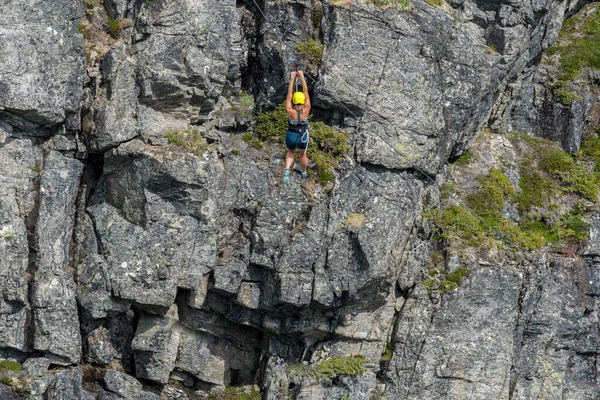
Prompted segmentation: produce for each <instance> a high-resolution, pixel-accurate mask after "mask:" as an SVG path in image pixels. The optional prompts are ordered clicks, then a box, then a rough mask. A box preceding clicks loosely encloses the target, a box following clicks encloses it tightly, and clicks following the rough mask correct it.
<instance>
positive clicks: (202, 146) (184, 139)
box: [165, 129, 208, 156]
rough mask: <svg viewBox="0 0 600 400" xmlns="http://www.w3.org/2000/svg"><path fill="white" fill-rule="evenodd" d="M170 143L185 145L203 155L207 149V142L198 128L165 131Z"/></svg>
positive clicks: (192, 151)
mask: <svg viewBox="0 0 600 400" xmlns="http://www.w3.org/2000/svg"><path fill="white" fill-rule="evenodd" d="M165 137H166V138H167V141H168V142H169V144H172V145H175V146H179V147H183V148H184V149H185V150H187V151H189V152H190V153H194V154H196V155H197V156H200V155H202V153H204V152H205V151H206V149H207V146H208V145H207V143H206V141H205V140H204V138H203V137H202V135H200V133H199V132H198V131H197V130H192V129H186V130H182V131H178V130H170V131H167V132H166V133H165Z"/></svg>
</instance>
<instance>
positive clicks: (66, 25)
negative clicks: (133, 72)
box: [0, 0, 84, 134]
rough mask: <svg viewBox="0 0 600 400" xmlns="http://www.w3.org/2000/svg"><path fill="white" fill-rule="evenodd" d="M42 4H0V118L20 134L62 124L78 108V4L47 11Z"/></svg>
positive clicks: (71, 1) (67, 0) (66, 1)
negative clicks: (20, 131) (1, 38)
mask: <svg viewBox="0 0 600 400" xmlns="http://www.w3.org/2000/svg"><path fill="white" fill-rule="evenodd" d="M45 5H46V4H45V2H44V1H39V0H28V1H25V2H21V1H6V2H3V4H2V10H3V12H2V16H1V17H0V32H1V36H2V37H3V38H4V40H3V41H4V45H3V46H2V49H0V59H2V62H1V63H0V76H2V78H1V80H0V93H1V94H0V107H2V109H1V111H2V112H1V114H2V119H3V121H5V122H8V123H9V124H11V125H13V126H15V127H16V128H18V129H20V130H24V131H32V130H36V129H35V127H36V126H41V127H46V126H53V125H57V124H60V123H64V122H65V120H66V119H67V118H69V117H71V116H74V115H76V113H77V112H78V110H79V108H80V107H81V98H82V95H83V80H84V76H83V73H84V60H83V58H82V52H83V41H82V40H81V36H80V35H79V34H78V33H77V18H79V17H80V16H81V15H82V14H83V7H82V4H81V2H79V1H77V0H61V1H58V2H56V3H54V4H53V6H52V7H51V8H48V7H46V6H45ZM42 132H43V130H42ZM42 132H39V131H38V133H42ZM31 133H33V134H35V132H31Z"/></svg>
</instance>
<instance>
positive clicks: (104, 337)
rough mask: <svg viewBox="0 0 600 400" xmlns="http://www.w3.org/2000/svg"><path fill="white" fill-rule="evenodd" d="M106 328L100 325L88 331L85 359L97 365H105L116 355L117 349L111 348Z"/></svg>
mask: <svg viewBox="0 0 600 400" xmlns="http://www.w3.org/2000/svg"><path fill="white" fill-rule="evenodd" d="M110 339H111V338H110V333H109V332H108V329H106V328H105V327H103V326H100V327H98V328H96V329H95V330H93V331H92V332H90V333H89V334H88V335H87V337H86V340H87V348H88V351H87V355H86V361H87V362H90V363H94V364H99V365H107V364H109V363H110V362H111V361H113V360H114V359H115V358H116V357H117V355H118V354H117V351H116V350H115V349H114V348H113V346H112V343H111V340H110Z"/></svg>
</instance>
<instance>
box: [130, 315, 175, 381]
mask: <svg viewBox="0 0 600 400" xmlns="http://www.w3.org/2000/svg"><path fill="white" fill-rule="evenodd" d="M177 318H178V316H177V306H175V305H173V307H171V309H170V310H169V313H168V314H167V316H166V317H164V318H163V317H153V316H149V315H146V314H143V315H142V317H141V318H140V321H139V323H138V328H137V331H136V333H135V336H134V338H133V342H132V343H131V347H132V348H133V352H134V359H135V371H136V377H137V378H141V379H148V380H150V381H153V382H157V383H167V381H168V380H169V375H170V373H171V371H172V370H173V368H174V366H175V360H176V358H177V349H178V344H179V340H180V335H181V334H180V331H179V330H175V329H172V328H173V326H174V325H175V324H176V323H177Z"/></svg>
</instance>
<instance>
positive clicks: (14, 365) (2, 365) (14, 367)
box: [0, 360, 21, 373]
mask: <svg viewBox="0 0 600 400" xmlns="http://www.w3.org/2000/svg"><path fill="white" fill-rule="evenodd" d="M0 371H12V372H15V373H19V372H20V371H21V364H19V363H18V362H15V361H10V360H2V361H0Z"/></svg>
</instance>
